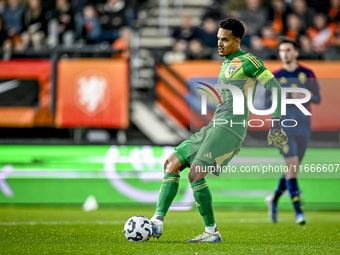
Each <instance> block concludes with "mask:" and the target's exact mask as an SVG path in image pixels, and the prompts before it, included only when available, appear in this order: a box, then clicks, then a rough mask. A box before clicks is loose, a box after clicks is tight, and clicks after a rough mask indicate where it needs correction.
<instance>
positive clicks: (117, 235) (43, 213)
mask: <svg viewBox="0 0 340 255" xmlns="http://www.w3.org/2000/svg"><path fill="white" fill-rule="evenodd" d="M152 214H153V209H151V208H139V207H136V208H100V209H99V210H97V211H92V212H84V211H82V210H81V209H78V208H76V207H52V208H47V207H10V206H6V207H0V254H120V255H121V254H157V255H158V254H172V255H174V254H339V252H340V213H339V212H336V211H332V212H329V211H323V212H320V211H307V212H305V214H306V217H307V220H308V223H307V225H306V226H302V227H301V226H298V225H296V224H295V221H294V213H293V211H280V214H279V220H280V221H279V223H277V224H272V223H271V222H269V220H268V218H267V212H266V211H232V210H217V211H216V213H215V216H216V221H217V224H218V227H219V231H220V232H221V234H222V237H223V243H215V244H190V243H185V241H186V240H188V239H190V238H193V237H195V236H196V235H198V234H201V233H202V232H203V231H204V227H203V222H202V219H201V217H200V215H199V214H198V211H197V209H196V208H194V209H193V210H191V211H185V212H178V211H170V212H169V213H168V215H167V217H166V220H165V225H164V233H163V235H162V237H161V238H160V239H154V238H151V239H150V240H149V241H148V242H146V243H130V242H128V241H127V240H126V238H125V236H124V232H123V226H124V223H125V221H126V220H127V219H128V218H129V217H131V216H134V215H144V216H146V217H148V218H150V217H151V216H152Z"/></svg>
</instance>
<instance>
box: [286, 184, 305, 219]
mask: <svg viewBox="0 0 340 255" xmlns="http://www.w3.org/2000/svg"><path fill="white" fill-rule="evenodd" d="M286 186H287V189H288V190H289V193H290V196H291V198H292V202H293V206H294V209H295V212H296V213H301V212H302V211H301V208H300V191H299V187H298V184H297V180H296V178H292V179H288V180H286Z"/></svg>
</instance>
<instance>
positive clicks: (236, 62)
mask: <svg viewBox="0 0 340 255" xmlns="http://www.w3.org/2000/svg"><path fill="white" fill-rule="evenodd" d="M241 66H242V61H241V60H240V59H239V58H237V57H236V58H234V59H233V60H232V61H231V62H230V64H229V65H228V67H227V69H226V70H225V72H224V74H225V77H226V78H227V79H229V78H230V77H231V76H233V74H234V73H236V71H237V70H238V69H240V67H241Z"/></svg>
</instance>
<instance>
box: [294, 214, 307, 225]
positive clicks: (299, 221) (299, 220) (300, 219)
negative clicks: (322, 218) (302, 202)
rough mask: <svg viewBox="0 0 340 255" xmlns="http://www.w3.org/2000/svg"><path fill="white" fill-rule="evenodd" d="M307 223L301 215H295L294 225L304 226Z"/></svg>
mask: <svg viewBox="0 0 340 255" xmlns="http://www.w3.org/2000/svg"><path fill="white" fill-rule="evenodd" d="M306 222H307V220H306V217H305V216H304V215H303V213H298V214H297V215H296V224H298V225H305V224H306Z"/></svg>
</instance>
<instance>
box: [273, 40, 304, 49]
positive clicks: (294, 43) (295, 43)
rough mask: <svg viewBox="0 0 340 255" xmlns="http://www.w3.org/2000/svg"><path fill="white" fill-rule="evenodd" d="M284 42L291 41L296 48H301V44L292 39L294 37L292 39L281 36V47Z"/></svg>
mask: <svg viewBox="0 0 340 255" xmlns="http://www.w3.org/2000/svg"><path fill="white" fill-rule="evenodd" d="M282 43H290V44H292V45H293V46H294V49H295V50H299V44H298V43H297V42H296V41H294V40H292V39H290V38H288V37H281V38H279V45H278V46H279V47H280V45H281V44H282Z"/></svg>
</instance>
